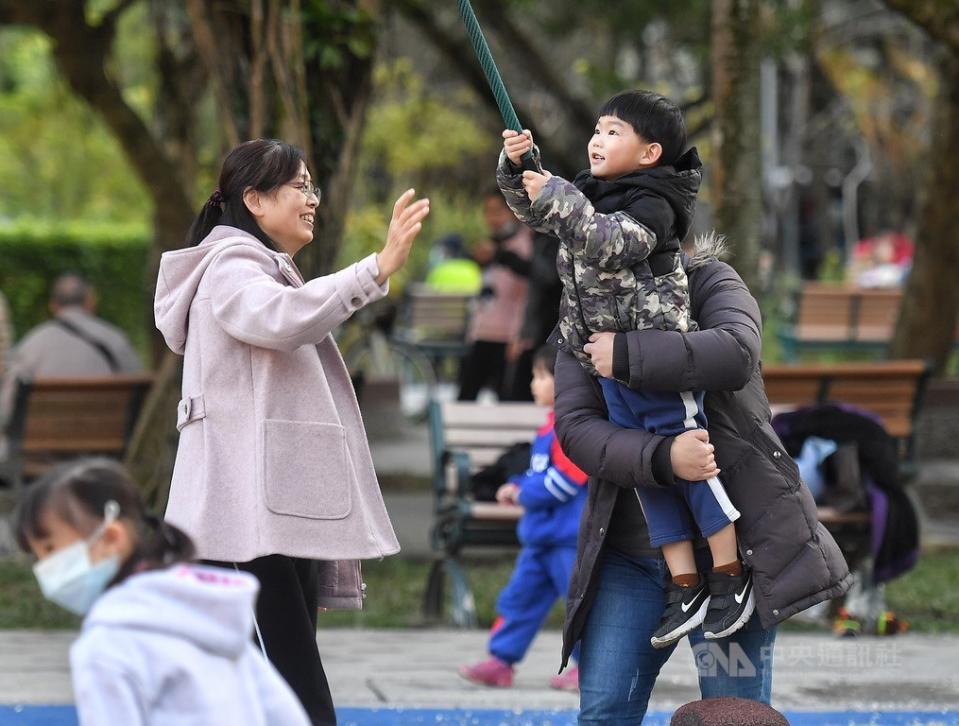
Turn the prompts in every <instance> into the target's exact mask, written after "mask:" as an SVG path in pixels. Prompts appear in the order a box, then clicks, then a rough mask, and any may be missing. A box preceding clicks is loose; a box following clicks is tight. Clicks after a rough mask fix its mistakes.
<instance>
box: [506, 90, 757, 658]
mask: <svg viewBox="0 0 959 726" xmlns="http://www.w3.org/2000/svg"><path fill="white" fill-rule="evenodd" d="M503 139H504V142H503V147H504V148H503V152H502V153H501V155H500V162H499V165H498V167H497V173H496V178H497V182H498V183H499V186H500V189H501V190H502V191H503V194H504V196H505V197H506V201H507V203H508V204H509V205H510V208H511V209H512V210H513V211H514V213H515V214H516V216H517V217H519V219H520V220H522V221H523V222H525V223H526V224H527V225H529V226H530V227H532V228H533V229H536V230H537V231H540V232H545V233H548V234H553V235H556V236H557V237H558V238H559V240H560V247H559V254H558V256H557V262H556V264H557V271H558V272H559V277H560V279H561V281H562V283H563V296H562V298H561V302H560V315H559V325H558V326H557V330H556V331H555V332H554V333H553V335H552V336H551V338H550V341H551V342H553V343H555V344H557V345H558V346H560V347H561V348H562V349H563V350H565V351H567V352H569V353H571V354H572V355H574V356H575V357H576V358H577V359H578V360H579V361H580V362H581V363H582V365H583V366H584V367H585V368H586V369H587V370H589V371H590V372H591V373H593V374H594V375H596V376H597V377H599V382H600V385H601V386H602V389H603V394H604V397H605V399H606V404H607V408H608V409H609V416H610V420H611V421H613V422H614V423H617V424H619V425H621V426H624V427H627V428H644V429H646V430H648V431H651V432H652V433H657V434H661V435H664V436H674V435H677V434H679V433H681V432H682V431H684V430H686V429H690V428H706V419H705V416H704V415H703V411H702V404H703V392H701V391H700V392H685V393H681V394H676V393H660V392H650V391H638V390H632V389H630V388H629V387H628V386H627V385H626V384H625V383H621V382H619V381H616V380H613V379H611V378H603V377H601V376H599V374H598V372H597V371H596V370H595V368H594V366H593V364H592V361H591V358H590V356H589V354H588V353H587V352H586V350H585V348H586V345H587V344H588V343H589V342H590V336H591V335H592V334H593V333H597V332H604V331H610V332H628V331H630V330H641V329H649V328H659V329H662V330H678V331H680V332H686V331H689V330H693V329H694V327H695V323H694V322H693V321H692V320H691V319H690V314H689V307H690V306H689V290H688V283H687V279H686V273H685V271H684V269H683V266H682V260H681V256H680V249H679V247H680V242H681V241H682V239H683V238H684V237H685V236H686V234H687V232H688V231H689V227H690V224H691V222H692V217H693V210H694V207H695V203H696V193H697V192H698V191H699V185H700V181H701V179H702V164H701V163H700V161H699V157H698V155H697V153H696V149H695V148H691V149H689V150H688V151H685V153H684V152H683V149H684V147H685V145H686V129H685V124H684V122H683V118H682V114H681V112H680V111H679V109H678V108H677V107H676V106H675V104H673V103H672V102H671V101H669V100H668V99H666V98H664V97H663V96H660V95H659V94H655V93H651V92H648V91H626V92H623V93H620V94H618V95H616V96H614V97H613V98H611V99H609V100H608V101H607V102H606V103H605V104H604V105H603V107H602V109H600V112H599V119H598V121H597V123H596V128H595V130H594V133H593V137H592V139H591V140H590V142H589V145H588V149H587V151H588V154H589V163H590V168H589V170H587V171H583V172H580V173H579V174H578V175H577V176H576V178H575V179H574V180H573V182H572V183H570V182H569V181H566V180H565V179H562V178H560V177H558V176H554V175H552V174H550V173H549V172H548V171H544V172H543V173H541V174H540V173H537V172H533V171H525V172H523V171H522V169H521V168H520V163H521V157H522V156H523V154H525V153H526V152H527V151H529V150H532V151H533V153H534V155H535V156H536V157H537V160H538V154H539V152H538V150H537V149H536V147H535V146H534V145H533V141H532V135H531V134H530V133H529V132H528V131H526V132H524V133H523V134H518V133H517V132H515V131H511V130H506V131H504V132H503ZM635 492H636V496H637V498H638V499H639V500H640V504H641V505H642V508H643V512H644V514H645V517H646V521H647V523H648V525H649V532H650V544H651V545H652V546H653V547H657V548H661V549H662V553H663V556H664V558H665V559H666V563H667V564H668V565H669V569H670V574H671V576H672V581H671V582H670V583H668V584H667V595H666V608H665V611H664V614H663V619H662V622H661V623H660V627H659V628H658V629H657V630H656V631H655V632H654V633H652V634H651V638H650V641H651V643H652V645H653V646H654V647H658V648H662V647H666V646H669V645H671V644H673V643H674V642H675V641H676V640H678V639H679V638H681V637H683V636H684V635H686V634H687V633H688V632H690V631H691V630H692V629H694V628H696V627H698V626H699V625H701V624H702V625H703V630H704V635H705V637H706V638H709V639H716V638H722V637H726V636H727V635H730V634H731V633H733V632H735V631H736V630H738V629H739V628H741V627H742V626H743V625H744V624H745V623H746V622H747V621H748V620H749V617H750V615H751V614H752V611H753V593H752V578H751V576H750V574H749V573H748V572H746V571H744V569H743V566H742V563H741V562H740V560H739V557H738V553H737V545H736V532H735V527H734V526H733V522H734V521H735V520H736V519H737V518H738V517H739V512H738V511H737V510H736V507H735V506H733V504H732V502H731V501H730V500H729V497H728V496H727V494H726V492H725V489H724V488H723V486H722V484H721V483H720V481H719V480H718V479H716V478H712V479H709V480H707V481H706V482H681V481H677V482H676V484H675V485H674V486H672V487H666V488H659V487H648V486H643V487H639V488H637V489H636V490H635ZM700 535H701V536H703V537H705V538H706V540H707V542H708V543H709V546H710V550H711V552H712V557H713V563H715V565H716V566H715V567H714V568H713V570H712V571H711V572H710V573H708V577H702V576H700V574H699V573H698V572H697V570H696V564H695V558H694V556H693V546H692V541H693V539H694V538H696V537H697V536H700Z"/></svg>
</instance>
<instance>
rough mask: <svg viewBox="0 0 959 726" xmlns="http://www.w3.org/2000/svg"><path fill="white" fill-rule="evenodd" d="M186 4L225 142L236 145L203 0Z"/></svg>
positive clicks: (237, 139)
mask: <svg viewBox="0 0 959 726" xmlns="http://www.w3.org/2000/svg"><path fill="white" fill-rule="evenodd" d="M186 6H187V12H188V13H189V14H190V22H191V23H192V24H193V37H194V38H195V39H196V46H197V49H198V50H199V51H200V56H201V57H202V58H203V62H204V63H205V64H206V67H207V70H208V71H209V73H210V79H211V80H212V81H213V93H214V94H215V95H216V102H217V103H216V105H217V109H218V110H219V116H220V121H221V122H222V123H223V130H224V132H225V133H226V140H227V143H228V144H229V146H231V147H233V146H236V145H237V144H239V143H240V131H239V128H238V127H237V123H236V119H235V118H234V117H233V113H232V110H231V109H232V104H231V102H230V94H229V92H228V90H227V86H228V81H227V79H226V78H225V77H224V73H223V66H222V64H221V63H220V61H219V57H220V52H219V49H218V48H217V42H216V36H214V34H213V28H212V27H211V26H210V22H209V20H208V19H207V16H206V8H204V6H203V0H187V3H186Z"/></svg>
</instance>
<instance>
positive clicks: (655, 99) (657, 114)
mask: <svg viewBox="0 0 959 726" xmlns="http://www.w3.org/2000/svg"><path fill="white" fill-rule="evenodd" d="M599 115H600V116H615V117H616V118H618V119H620V120H621V121H625V122H626V123H628V124H629V125H630V126H632V127H633V131H635V132H636V133H637V134H639V135H640V136H642V137H643V138H644V139H645V140H646V141H648V142H650V143H653V142H655V143H657V144H659V145H660V146H662V147H663V154H662V156H661V157H660V158H659V163H660V164H673V163H675V162H676V160H677V159H678V158H679V157H680V155H681V154H682V153H683V150H684V149H685V148H686V122H685V121H684V120H683V114H682V111H680V110H679V107H678V106H677V105H676V104H675V103H673V102H672V101H670V100H669V99H668V98H666V97H665V96H661V95H659V94H658V93H653V92H652V91H623V92H622V93H617V94H616V95H615V96H613V97H612V98H611V99H609V100H608V101H606V103H604V104H603V107H602V108H601V109H599Z"/></svg>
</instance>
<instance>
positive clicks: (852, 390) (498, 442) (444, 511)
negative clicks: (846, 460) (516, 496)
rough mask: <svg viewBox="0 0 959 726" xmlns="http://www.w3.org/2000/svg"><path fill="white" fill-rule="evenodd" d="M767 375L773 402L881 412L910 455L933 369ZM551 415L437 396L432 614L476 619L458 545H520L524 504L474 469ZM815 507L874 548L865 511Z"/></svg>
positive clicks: (460, 621)
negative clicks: (505, 500)
mask: <svg viewBox="0 0 959 726" xmlns="http://www.w3.org/2000/svg"><path fill="white" fill-rule="evenodd" d="M763 378H764V381H765V384H766V390H767V394H768V397H769V401H770V405H771V407H772V408H773V410H774V411H777V410H780V411H781V410H788V409H792V408H798V407H800V406H804V405H811V404H817V403H827V402H830V401H833V402H835V401H841V402H843V403H847V404H852V405H855V406H859V407H861V408H863V409H867V410H870V411H872V412H873V413H875V414H876V415H878V416H879V418H880V419H881V421H882V422H883V425H884V426H885V427H886V429H887V430H888V431H889V432H890V434H891V435H892V436H893V437H895V438H896V439H898V440H899V441H900V444H901V447H902V449H901V450H902V455H903V460H904V461H905V462H908V461H909V460H910V457H911V456H913V454H914V451H915V443H914V431H915V421H916V417H917V415H918V412H919V403H920V401H921V399H922V395H923V391H924V387H925V383H926V380H927V378H928V368H927V366H926V365H925V364H924V363H923V362H922V361H889V362H876V363H853V364H835V365H825V364H818V365H799V366H785V365H783V366H765V367H764V368H763ZM546 414H547V411H546V409H544V408H542V407H539V406H536V405H534V404H531V403H499V404H478V403H465V402H446V403H440V402H437V401H434V402H433V403H432V404H431V410H430V437H431V452H432V453H431V455H432V459H433V491H434V524H433V529H432V542H433V548H434V549H435V550H436V551H437V553H438V557H437V559H436V560H435V561H434V563H433V566H432V568H431V570H430V574H429V579H428V582H427V588H426V594H425V597H424V615H425V616H426V617H427V618H429V619H434V620H435V619H438V618H439V617H440V616H441V614H442V610H443V604H444V601H446V602H449V603H450V605H451V613H450V614H451V619H452V621H453V622H454V623H455V624H457V625H459V626H462V627H471V626H473V625H475V623H476V609H475V605H474V602H473V594H472V590H471V589H470V586H469V583H468V581H467V579H466V575H465V573H464V571H463V569H462V566H461V565H460V563H459V556H460V553H461V551H462V549H463V548H464V547H466V546H470V547H474V546H479V547H483V546H486V547H490V546H498V547H504V546H505V547H515V546H516V545H517V544H518V542H517V539H516V522H517V521H518V520H519V518H520V516H521V515H522V512H523V510H522V508H521V507H519V506H504V505H501V504H498V503H496V502H477V501H474V499H473V497H472V493H471V477H472V475H473V474H474V473H475V472H476V471H478V470H479V469H481V468H483V467H484V466H488V465H489V464H492V463H494V462H495V461H496V459H497V458H498V457H499V455H500V454H501V453H502V452H503V451H504V450H505V449H506V448H507V447H509V446H511V445H512V444H514V443H517V442H521V441H532V439H533V436H534V435H535V432H536V430H537V429H538V428H539V427H540V426H542V424H543V422H544V421H545V419H546ZM818 516H819V519H820V521H822V522H823V523H824V524H825V525H826V526H827V527H829V528H830V530H831V531H833V533H834V535H835V536H836V537H837V540H838V541H839V543H840V546H841V547H842V548H843V551H844V552H845V553H846V555H847V557H848V558H849V559H850V560H853V561H856V560H857V559H859V558H860V557H861V556H862V555H863V554H865V553H866V552H868V547H869V540H868V535H869V531H870V530H869V526H870V515H869V513H868V512H847V513H840V512H838V511H836V510H834V509H830V508H826V507H821V508H820V509H819V512H818ZM447 585H448V587H449V592H448V593H447V592H445V588H446V586H447Z"/></svg>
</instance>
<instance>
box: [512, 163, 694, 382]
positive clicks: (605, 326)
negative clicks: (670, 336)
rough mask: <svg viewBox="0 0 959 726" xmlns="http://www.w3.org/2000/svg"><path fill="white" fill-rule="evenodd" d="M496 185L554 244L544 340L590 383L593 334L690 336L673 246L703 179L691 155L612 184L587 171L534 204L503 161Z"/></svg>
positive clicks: (555, 181) (552, 187)
mask: <svg viewBox="0 0 959 726" xmlns="http://www.w3.org/2000/svg"><path fill="white" fill-rule="evenodd" d="M496 179H497V182H498V184H499V187H500V189H501V190H502V191H503V194H504V196H505V197H506V202H507V203H508V204H509V206H510V208H511V209H512V210H513V212H514V213H515V214H516V216H517V217H519V219H520V220H522V221H523V222H525V223H526V224H528V225H529V226H530V227H532V228H533V229H535V230H537V231H540V232H545V233H547V234H552V235H555V236H556V237H558V238H559V240H560V246H559V254H558V255H557V258H556V268H557V272H558V273H559V277H560V280H561V281H562V283H563V295H562V298H561V300H560V310H559V325H558V332H555V333H554V334H553V335H552V336H551V337H550V341H551V342H555V343H556V344H558V345H559V346H560V348H562V349H563V350H566V351H567V352H569V353H571V354H572V355H574V356H575V357H576V358H577V359H578V360H579V361H580V363H582V364H583V366H585V367H586V369H587V370H588V371H590V372H591V373H593V374H595V369H594V368H593V366H592V363H591V362H590V359H589V356H588V355H586V353H584V352H583V347H584V346H585V345H586V343H588V342H589V336H590V335H591V334H592V333H594V332H601V331H610V332H628V331H631V330H645V329H648V328H659V329H661V330H679V331H686V330H690V329H692V328H693V327H694V325H695V324H694V323H693V322H692V321H691V320H690V318H689V288H688V283H687V279H686V273H685V271H684V270H683V267H682V264H681V260H680V255H679V243H680V241H681V240H682V239H683V238H684V237H685V236H686V234H687V232H688V231H689V227H690V224H691V222H692V217H693V209H694V207H695V203H696V193H697V192H698V191H699V184H700V181H701V180H702V164H701V162H700V161H699V156H698V155H697V153H696V149H695V148H693V149H690V150H689V151H687V152H686V153H685V154H683V156H682V157H680V159H679V160H678V161H677V162H676V164H675V165H674V166H660V167H655V168H653V169H646V170H642V171H637V172H633V173H631V174H626V175H624V176H622V177H619V178H617V179H615V180H613V181H606V180H602V179H596V178H594V177H593V176H592V175H591V174H589V172H581V173H580V174H579V175H577V177H576V179H575V180H574V181H573V182H572V183H571V182H569V181H567V180H565V179H563V178H561V177H558V176H553V177H551V178H550V179H549V181H547V182H546V184H545V185H544V186H543V190H542V192H541V193H540V196H539V197H538V198H537V199H536V201H535V202H532V203H531V202H530V200H529V197H528V196H527V195H526V192H525V190H524V189H523V178H522V170H520V169H517V168H516V167H514V166H513V165H512V164H511V163H510V161H509V160H508V159H507V158H506V156H505V154H502V153H501V155H500V162H499V164H498V166H497V171H496Z"/></svg>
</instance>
